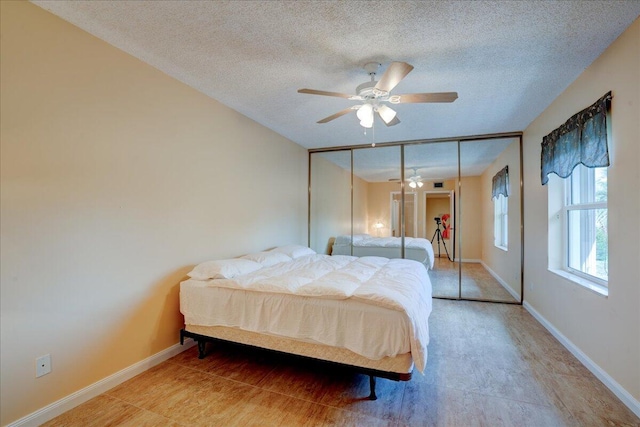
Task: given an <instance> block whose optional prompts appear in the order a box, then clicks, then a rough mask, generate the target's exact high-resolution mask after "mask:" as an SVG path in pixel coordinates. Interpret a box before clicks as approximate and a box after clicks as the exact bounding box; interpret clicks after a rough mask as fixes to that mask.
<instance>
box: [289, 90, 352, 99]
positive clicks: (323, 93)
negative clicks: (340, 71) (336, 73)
mask: <svg viewBox="0 0 640 427" xmlns="http://www.w3.org/2000/svg"><path fill="white" fill-rule="evenodd" d="M298 93H308V94H310V95H323V96H336V97H338V98H347V99H349V98H351V97H352V96H354V95H348V94H346V93H340V92H327V91H325V90H315V89H298Z"/></svg>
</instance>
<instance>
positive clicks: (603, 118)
mask: <svg viewBox="0 0 640 427" xmlns="http://www.w3.org/2000/svg"><path fill="white" fill-rule="evenodd" d="M610 105H611V92H607V94H606V95H604V96H603V97H602V98H600V99H599V100H597V101H596V102H595V103H594V104H593V105H591V106H589V107H587V108H585V109H584V110H582V111H580V112H579V113H578V114H576V115H574V116H573V117H571V118H570V119H569V120H567V121H566V122H565V123H564V124H563V125H562V126H560V127H559V128H558V129H556V130H554V131H553V132H551V133H550V134H549V135H547V136H545V137H544V138H543V139H542V162H541V163H542V164H541V178H542V185H545V184H546V183H547V182H548V181H549V177H548V175H549V174H550V173H555V174H556V175H558V176H559V177H560V178H566V177H568V176H569V175H571V172H573V169H574V168H575V167H576V166H578V165H579V164H583V165H585V166H586V167H589V168H599V167H605V166H609V149H608V147H607V111H608V110H609V107H610Z"/></svg>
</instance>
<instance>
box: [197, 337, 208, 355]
mask: <svg viewBox="0 0 640 427" xmlns="http://www.w3.org/2000/svg"><path fill="white" fill-rule="evenodd" d="M197 342H198V359H204V358H205V356H206V355H207V352H206V350H207V342H206V341H202V340H198V341H197Z"/></svg>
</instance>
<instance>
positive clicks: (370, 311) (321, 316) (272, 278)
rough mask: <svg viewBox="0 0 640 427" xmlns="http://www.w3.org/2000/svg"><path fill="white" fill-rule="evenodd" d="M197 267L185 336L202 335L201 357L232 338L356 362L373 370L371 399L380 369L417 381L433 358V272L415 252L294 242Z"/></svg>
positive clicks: (186, 306) (186, 304)
mask: <svg viewBox="0 0 640 427" xmlns="http://www.w3.org/2000/svg"><path fill="white" fill-rule="evenodd" d="M292 249H295V250H292ZM274 254H277V255H274ZM189 276H190V278H189V279H188V280H185V281H183V282H182V283H181V284H180V311H181V312H182V314H183V315H184V319H185V327H184V329H182V330H181V332H180V339H181V342H183V340H184V338H185V337H190V338H193V339H194V340H195V341H196V342H197V344H198V349H199V356H198V357H200V358H203V357H205V355H206V353H205V345H206V343H207V342H209V341H215V340H223V341H231V342H235V343H240V344H245V345H250V346H254V347H260V348H264V349H268V350H272V351H277V352H282V353H287V354H293V355H297V356H303V357H308V358H313V359H319V360H323V361H327V362H331V363H337V364H340V365H348V366H351V367H354V368H356V369H357V370H359V371H360V372H362V373H365V374H367V375H369V378H370V388H371V393H370V395H369V398H370V399H375V398H376V395H375V378H376V377H381V378H389V379H392V380H396V381H399V380H400V381H408V380H409V379H411V375H412V372H413V369H414V367H415V368H417V369H418V370H419V371H420V372H422V371H423V370H424V368H425V366H426V361H427V345H428V343H429V326H428V318H429V314H430V313H431V307H432V306H431V282H430V281H429V277H428V275H427V272H426V270H425V268H424V267H423V266H422V265H421V264H420V263H418V262H416V261H412V260H405V259H387V258H382V257H360V258H359V257H353V256H340V255H338V256H328V255H319V254H315V253H314V252H313V251H312V250H311V249H309V248H305V247H302V246H300V247H297V246H295V245H294V246H287V247H280V248H276V249H274V250H272V251H268V252H261V253H258V254H251V255H247V256H246V258H245V257H241V258H235V259H233V260H221V261H210V262H207V263H203V264H200V265H198V266H196V268H194V270H193V271H192V272H191V273H189Z"/></svg>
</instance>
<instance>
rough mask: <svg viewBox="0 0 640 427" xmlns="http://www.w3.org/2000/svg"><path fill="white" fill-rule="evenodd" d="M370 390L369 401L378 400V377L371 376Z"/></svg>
mask: <svg viewBox="0 0 640 427" xmlns="http://www.w3.org/2000/svg"><path fill="white" fill-rule="evenodd" d="M369 388H370V389H371V394H370V395H369V400H376V399H377V398H378V396H376V377H374V376H373V375H369Z"/></svg>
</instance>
